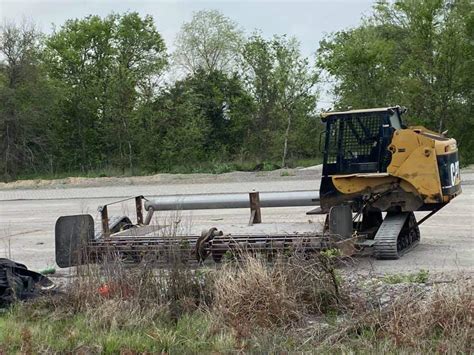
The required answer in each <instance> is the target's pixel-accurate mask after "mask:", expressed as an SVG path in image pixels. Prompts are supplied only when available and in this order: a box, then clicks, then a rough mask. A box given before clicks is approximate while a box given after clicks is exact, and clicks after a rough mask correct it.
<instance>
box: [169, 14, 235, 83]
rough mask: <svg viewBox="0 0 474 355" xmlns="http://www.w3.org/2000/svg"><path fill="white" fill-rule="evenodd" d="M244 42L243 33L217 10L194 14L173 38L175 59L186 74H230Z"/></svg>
mask: <svg viewBox="0 0 474 355" xmlns="http://www.w3.org/2000/svg"><path fill="white" fill-rule="evenodd" d="M242 43H243V36H242V31H241V30H240V29H239V28H238V26H237V24H236V23H235V22H234V21H232V20H231V19H229V18H227V17H225V16H224V15H223V14H221V13H220V12H219V11H216V10H202V11H198V12H196V13H194V15H193V18H192V20H191V22H188V23H185V24H183V26H182V28H181V31H180V33H179V34H178V35H177V37H176V43H175V46H176V50H175V52H174V59H175V62H176V64H178V66H180V67H181V68H182V69H184V71H185V72H186V73H187V74H195V73H196V72H197V71H198V70H204V71H205V72H206V73H211V72H214V71H222V72H224V73H229V72H232V71H234V70H235V69H236V67H235V65H236V62H237V59H238V57H239V55H240V49H241V46H242Z"/></svg>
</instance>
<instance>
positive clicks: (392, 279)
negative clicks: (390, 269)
mask: <svg viewBox="0 0 474 355" xmlns="http://www.w3.org/2000/svg"><path fill="white" fill-rule="evenodd" d="M428 278H429V271H428V270H423V269H422V270H420V271H418V272H416V273H411V274H387V275H385V276H384V277H383V279H382V281H383V282H385V283H387V284H392V285H393V284H400V283H420V284H424V283H426V282H427V281H428Z"/></svg>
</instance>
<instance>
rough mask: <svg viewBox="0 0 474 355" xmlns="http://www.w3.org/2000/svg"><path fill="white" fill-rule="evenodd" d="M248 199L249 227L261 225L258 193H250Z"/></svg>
mask: <svg viewBox="0 0 474 355" xmlns="http://www.w3.org/2000/svg"><path fill="white" fill-rule="evenodd" d="M249 199H250V220H249V226H251V225H253V224H257V223H262V211H261V208H260V207H261V206H260V193H259V192H257V191H252V192H250V193H249Z"/></svg>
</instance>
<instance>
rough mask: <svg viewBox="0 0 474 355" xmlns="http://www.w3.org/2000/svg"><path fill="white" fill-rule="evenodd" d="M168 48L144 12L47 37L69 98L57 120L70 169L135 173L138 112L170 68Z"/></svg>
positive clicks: (51, 62)
mask: <svg viewBox="0 0 474 355" xmlns="http://www.w3.org/2000/svg"><path fill="white" fill-rule="evenodd" d="M165 51H166V48H165V44H164V42H163V39H162V38H161V35H160V34H159V33H158V32H157V30H156V28H155V26H154V23H153V18H152V17H151V16H145V17H144V18H141V17H140V16H139V15H138V14H137V13H127V14H124V15H115V14H114V15H109V16H107V17H105V18H100V17H98V16H89V17H87V18H85V19H82V20H69V21H67V22H66V23H65V24H64V25H63V26H62V27H61V28H60V29H59V30H58V31H56V32H55V33H53V35H51V36H50V38H48V40H47V42H46V51H45V55H44V58H45V61H46V63H47V65H48V69H49V72H50V74H51V76H52V77H53V78H54V79H55V80H56V81H57V83H58V84H57V85H58V86H60V87H62V89H63V92H64V93H65V100H64V102H63V105H62V107H63V115H62V117H60V118H59V119H58V121H57V122H56V124H57V126H56V131H57V132H59V135H58V137H57V140H58V142H60V143H59V144H58V148H59V149H58V151H57V156H59V157H61V158H60V165H61V166H62V167H63V168H66V169H68V170H71V169H72V168H79V169H80V170H82V171H85V170H88V169H92V168H97V167H100V166H103V165H104V164H110V165H114V166H119V167H121V168H125V167H128V168H129V169H132V168H133V160H134V150H135V149H134V146H136V145H138V144H139V142H135V141H134V139H133V137H134V136H136V134H134V133H133V128H134V119H135V118H134V116H135V112H136V109H137V106H138V105H139V104H140V98H141V97H142V95H141V94H142V93H144V92H146V91H153V89H154V86H155V85H156V84H155V81H156V78H157V77H159V76H160V75H161V74H162V72H163V70H164V67H165V65H166V52H165ZM71 161H72V162H73V163H74V165H73V166H71V165H70V163H69V162H71Z"/></svg>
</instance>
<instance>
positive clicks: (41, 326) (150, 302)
mask: <svg viewBox="0 0 474 355" xmlns="http://www.w3.org/2000/svg"><path fill="white" fill-rule="evenodd" d="M329 254H330V253H324V254H321V255H316V258H311V259H308V258H301V257H300V256H298V255H296V254H295V255H291V256H289V257H285V258H283V257H278V258H276V259H274V261H273V262H272V263H271V264H270V263H267V262H266V261H264V260H263V259H261V258H260V257H258V256H256V257H254V256H243V257H242V258H241V259H240V261H236V260H235V259H234V260H232V261H229V262H228V263H226V264H224V265H222V266H221V267H216V268H210V269H209V268H207V269H204V268H201V269H198V270H197V271H196V270H193V269H191V268H189V267H187V266H186V265H184V264H181V263H180V262H176V263H173V264H172V265H171V266H170V268H169V269H163V268H161V269H155V268H152V267H151V265H147V264H142V265H141V266H140V268H130V267H126V266H124V265H122V264H121V263H118V262H117V261H113V262H109V263H107V264H104V265H102V266H101V267H97V266H90V267H87V268H83V269H80V270H79V273H78V276H77V277H76V278H75V280H74V281H73V282H72V283H71V284H70V285H69V287H68V288H67V290H66V292H65V293H64V294H62V295H55V296H45V297H42V298H38V299H36V300H33V301H30V302H26V303H17V304H15V305H14V306H13V307H11V308H10V309H9V310H8V311H6V312H4V313H0V353H38V352H43V353H44V352H48V353H65V352H73V353H77V352H81V353H110V354H112V353H142V352H151V353H160V352H165V353H235V352H256V353H282V352H318V353H328V354H329V353H400V352H406V353H470V352H472V340H473V339H472V334H474V332H473V330H474V329H473V322H472V319H473V313H474V302H473V295H472V290H473V288H472V281H471V280H470V279H469V278H462V276H459V277H458V278H457V279H456V280H455V282H453V283H452V284H445V285H444V286H443V285H441V286H439V287H438V288H435V289H434V291H432V292H429V293H427V294H421V295H420V294H418V293H415V292H414V291H413V290H416V288H412V289H402V290H401V291H399V292H400V293H399V294H397V295H396V298H395V300H394V301H393V302H392V303H391V304H389V305H388V306H386V307H385V308H382V309H381V308H379V307H376V308H374V307H370V306H369V304H371V301H373V300H371V299H359V298H354V296H353V294H352V293H351V290H350V287H351V286H350V285H351V284H350V283H346V282H345V280H344V278H343V277H342V276H341V275H339V274H338V273H337V269H336V266H337V261H338V259H337V257H332V256H331V255H329ZM417 274H418V276H420V273H417ZM104 284H107V285H108V286H109V288H108V290H109V291H108V292H106V293H100V292H99V288H100V287H101V286H102V285H104ZM433 287H435V286H433Z"/></svg>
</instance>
